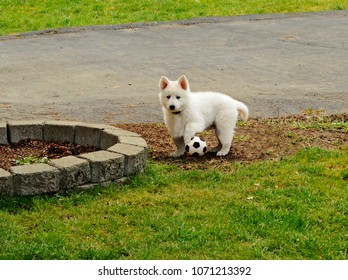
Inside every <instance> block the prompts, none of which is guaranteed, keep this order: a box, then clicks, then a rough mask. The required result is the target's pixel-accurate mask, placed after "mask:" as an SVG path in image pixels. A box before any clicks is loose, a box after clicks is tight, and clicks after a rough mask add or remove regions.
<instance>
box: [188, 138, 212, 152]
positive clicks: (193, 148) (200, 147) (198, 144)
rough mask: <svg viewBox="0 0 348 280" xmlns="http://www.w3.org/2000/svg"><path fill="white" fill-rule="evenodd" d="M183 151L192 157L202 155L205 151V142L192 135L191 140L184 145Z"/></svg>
mask: <svg viewBox="0 0 348 280" xmlns="http://www.w3.org/2000/svg"><path fill="white" fill-rule="evenodd" d="M185 151H186V153H188V154H189V155H191V156H194V157H199V156H202V155H204V154H205V153H206V152H207V143H206V142H205V141H204V140H203V139H201V138H199V137H198V136H195V137H192V139H191V141H190V142H189V143H188V144H187V145H186V146H185Z"/></svg>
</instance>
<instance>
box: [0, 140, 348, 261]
mask: <svg viewBox="0 0 348 280" xmlns="http://www.w3.org/2000/svg"><path fill="white" fill-rule="evenodd" d="M347 162H348V148H347V147H345V148H344V149H342V150H334V151H326V150H322V149H319V148H310V149H304V150H301V151H300V152H299V153H298V154H297V155H296V156H293V157H288V158H285V159H283V160H281V161H278V162H273V161H266V162H259V163H253V164H248V165H243V164H239V163H233V164H231V165H230V168H229V169H228V170H229V171H219V170H216V169H210V168H209V167H208V168H207V169H206V170H181V169H180V167H179V166H172V165H165V164H160V163H155V162H149V164H148V168H147V170H146V172H145V173H144V174H141V175H137V176H135V177H133V178H132V180H131V182H130V183H128V184H127V185H125V186H124V187H123V188H117V187H111V188H107V189H103V188H99V189H96V190H93V191H90V192H85V193H80V194H72V195H70V196H67V197H62V196H58V195H56V196H51V197H49V196H44V197H39V196H37V197H25V198H1V200H0V235H1V236H2V246H1V247H0V259H347V258H348V250H347V248H348V235H347V232H348V206H347V205H348V181H347V179H348V174H347ZM224 170H226V167H225V168H224Z"/></svg>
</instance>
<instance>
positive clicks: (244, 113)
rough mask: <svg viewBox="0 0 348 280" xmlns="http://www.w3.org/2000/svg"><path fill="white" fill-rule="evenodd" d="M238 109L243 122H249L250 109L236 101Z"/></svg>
mask: <svg viewBox="0 0 348 280" xmlns="http://www.w3.org/2000/svg"><path fill="white" fill-rule="evenodd" d="M236 107H237V110H238V112H239V114H240V117H241V119H242V120H243V121H247V120H248V118H249V109H248V107H247V106H246V105H245V104H244V103H242V102H240V101H236Z"/></svg>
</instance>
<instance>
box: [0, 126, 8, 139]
mask: <svg viewBox="0 0 348 280" xmlns="http://www.w3.org/2000/svg"><path fill="white" fill-rule="evenodd" d="M3 144H8V142H7V123H6V122H1V121H0V145H3Z"/></svg>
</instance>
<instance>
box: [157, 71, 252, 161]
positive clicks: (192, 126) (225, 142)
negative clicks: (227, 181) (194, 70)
mask: <svg viewBox="0 0 348 280" xmlns="http://www.w3.org/2000/svg"><path fill="white" fill-rule="evenodd" d="M159 87H160V89H161V92H160V94H159V97H160V102H161V104H162V109H163V115H164V122H165V124H166V126H167V128H168V131H169V133H170V135H171V136H172V137H173V140H174V143H175V145H176V147H177V150H176V152H174V153H173V154H172V156H174V157H179V156H182V155H183V154H184V152H185V144H187V143H189V142H190V140H191V138H192V137H193V136H195V135H196V133H200V132H203V131H204V130H205V129H207V128H209V127H211V126H214V127H215V133H216V136H217V138H218V140H219V144H218V145H217V146H216V147H215V148H214V149H213V151H214V152H217V155H218V156H224V155H227V154H228V153H229V151H230V147H231V144H232V140H233V135H234V129H235V126H236V122H237V120H238V112H239V113H240V114H241V118H242V119H243V120H245V121H246V120H247V119H248V116H249V110H248V107H247V106H246V105H245V104H244V103H242V102H239V101H237V100H234V99H233V98H231V97H230V96H228V95H225V94H222V93H218V92H191V91H190V87H189V83H188V81H187V79H186V77H185V76H181V77H180V78H179V79H178V80H177V81H170V80H169V79H168V78H167V77H164V76H163V77H161V79H160V82H159Z"/></svg>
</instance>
